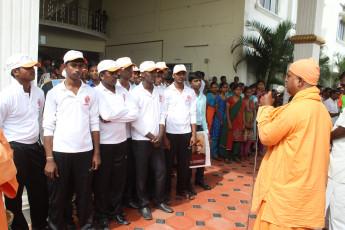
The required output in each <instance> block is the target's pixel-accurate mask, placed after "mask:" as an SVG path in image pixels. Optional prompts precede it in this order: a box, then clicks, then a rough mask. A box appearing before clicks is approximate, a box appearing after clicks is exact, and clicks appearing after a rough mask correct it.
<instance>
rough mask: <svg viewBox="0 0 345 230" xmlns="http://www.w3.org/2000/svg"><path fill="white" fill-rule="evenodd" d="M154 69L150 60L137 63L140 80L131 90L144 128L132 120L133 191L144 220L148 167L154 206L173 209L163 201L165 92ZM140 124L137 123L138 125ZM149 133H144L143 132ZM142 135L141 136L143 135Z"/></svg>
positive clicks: (150, 216) (148, 201)
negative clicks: (156, 78) (134, 170)
mask: <svg viewBox="0 0 345 230" xmlns="http://www.w3.org/2000/svg"><path fill="white" fill-rule="evenodd" d="M157 70H158V68H157V67H156V65H155V63H154V62H153V61H145V62H143V63H141V65H140V72H141V75H142V77H143V82H142V83H141V84H140V85H138V86H137V87H135V89H134V90H133V91H132V92H131V95H132V97H133V98H134V100H135V102H136V104H137V106H138V107H139V117H140V121H141V123H142V124H144V126H145V127H144V128H145V129H144V130H147V132H142V133H140V132H139V131H138V130H140V129H139V128H141V127H140V126H139V128H138V127H137V126H138V123H139V122H133V123H132V139H133V140H132V143H133V154H134V158H135V165H136V188H137V189H136V191H137V197H138V205H139V213H140V214H141V215H142V217H143V218H144V219H147V220H151V219H152V215H151V212H150V209H149V207H148V206H149V203H150V200H149V198H148V196H147V189H148V188H147V186H146V181H147V178H148V173H149V170H150V166H151V170H152V171H151V173H152V176H153V178H154V186H155V187H154V189H153V191H154V192H153V196H152V200H153V207H154V208H157V209H160V210H162V211H164V212H167V213H171V212H173V210H172V209H171V208H170V207H168V206H167V205H166V204H165V203H164V188H165V174H166V170H165V159H164V152H163V148H162V145H161V142H162V138H163V133H164V124H161V125H160V120H161V119H162V115H163V114H162V106H163V102H164V92H163V90H161V89H159V88H158V87H156V86H155V85H154V81H155V77H156V76H157ZM139 125H140V124H139ZM146 133H148V134H147V135H145V134H146ZM143 134H144V135H143Z"/></svg>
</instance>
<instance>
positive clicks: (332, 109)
mask: <svg viewBox="0 0 345 230" xmlns="http://www.w3.org/2000/svg"><path fill="white" fill-rule="evenodd" d="M324 105H325V106H326V108H327V110H328V112H329V113H339V106H338V100H335V101H333V100H332V98H328V99H327V100H326V101H324ZM331 120H332V125H334V124H335V122H336V121H337V120H338V116H336V117H332V118H331Z"/></svg>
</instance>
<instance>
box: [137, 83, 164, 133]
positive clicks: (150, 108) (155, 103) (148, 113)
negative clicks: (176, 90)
mask: <svg viewBox="0 0 345 230" xmlns="http://www.w3.org/2000/svg"><path fill="white" fill-rule="evenodd" d="M131 95H132V97H133V98H134V101H135V103H136V104H137V106H138V108H139V117H140V121H138V122H133V123H132V139H133V140H150V139H149V138H147V137H145V135H147V134H148V133H149V132H151V133H152V134H153V135H155V136H157V135H158V134H159V122H160V120H161V119H162V116H163V114H162V107H163V102H164V91H163V90H162V89H160V88H159V87H157V86H154V88H153V91H152V94H151V93H150V92H149V91H147V90H146V89H145V88H144V87H143V84H142V83H140V85H138V86H137V87H135V89H134V90H133V91H132V92H131ZM163 119H164V118H163ZM142 126H143V127H142Z"/></svg>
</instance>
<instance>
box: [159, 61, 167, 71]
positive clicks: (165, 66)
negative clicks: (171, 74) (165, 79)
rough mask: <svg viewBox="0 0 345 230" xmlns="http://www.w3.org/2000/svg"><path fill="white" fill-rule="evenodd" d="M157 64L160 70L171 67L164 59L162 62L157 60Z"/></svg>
mask: <svg viewBox="0 0 345 230" xmlns="http://www.w3.org/2000/svg"><path fill="white" fill-rule="evenodd" d="M156 66H157V67H158V68H159V69H160V70H166V69H169V67H168V66H167V65H166V64H165V62H164V61H162V62H157V63H156Z"/></svg>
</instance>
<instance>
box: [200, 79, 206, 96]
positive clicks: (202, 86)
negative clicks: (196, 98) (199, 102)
mask: <svg viewBox="0 0 345 230" xmlns="http://www.w3.org/2000/svg"><path fill="white" fill-rule="evenodd" d="M204 89H205V81H204V80H202V79H201V87H200V92H201V93H204Z"/></svg>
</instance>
